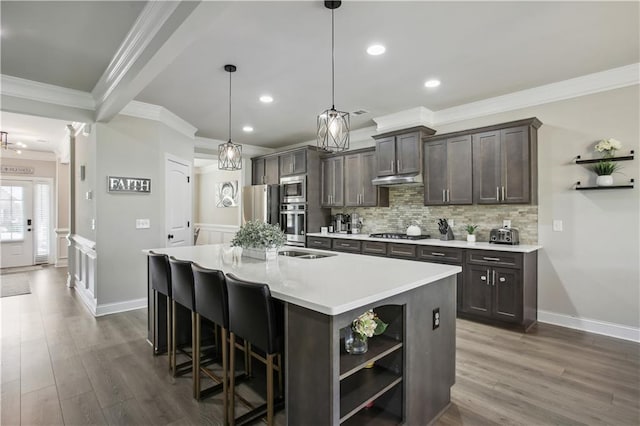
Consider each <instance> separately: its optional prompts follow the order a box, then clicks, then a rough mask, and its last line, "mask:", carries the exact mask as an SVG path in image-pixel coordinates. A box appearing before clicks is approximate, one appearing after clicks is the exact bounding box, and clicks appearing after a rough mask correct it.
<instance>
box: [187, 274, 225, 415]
mask: <svg viewBox="0 0 640 426" xmlns="http://www.w3.org/2000/svg"><path fill="white" fill-rule="evenodd" d="M191 268H192V270H193V283H194V292H195V298H196V303H195V312H196V322H195V329H196V332H195V343H194V345H193V354H194V355H193V380H194V382H195V384H194V386H195V397H196V399H200V398H202V397H204V396H207V395H212V394H215V393H218V392H220V391H221V390H222V391H223V410H224V411H223V413H224V414H223V415H224V424H225V425H226V424H227V422H228V418H227V417H228V414H229V413H228V406H227V403H228V400H229V397H228V390H227V386H228V380H227V369H228V367H227V362H228V359H229V357H228V354H227V348H228V346H227V330H228V329H229V300H228V297H227V284H226V282H225V278H224V273H223V272H222V271H218V270H215V269H207V268H203V267H202V266H200V265H198V264H196V263H193V264H192V265H191ZM201 317H202V318H205V319H207V320H209V321H211V322H212V323H214V324H215V325H216V326H219V327H220V329H221V333H220V334H221V336H220V337H221V338H220V340H218V339H217V338H216V345H219V346H221V347H222V377H221V378H220V377H218V376H216V375H215V374H214V373H213V372H212V371H210V370H209V369H207V368H206V367H202V366H201V363H200V362H201V346H200V345H201V342H200V333H201V330H200V327H201V322H200V320H201ZM216 336H217V333H216ZM220 341H221V342H222V343H221V344H219V342H220ZM201 371H202V372H203V373H204V374H206V375H207V376H209V377H210V378H211V379H213V380H215V381H216V382H218V384H217V385H214V386H212V387H210V388H208V389H204V390H202V389H201V388H200V372H201Z"/></svg>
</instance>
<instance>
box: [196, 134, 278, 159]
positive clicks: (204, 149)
mask: <svg viewBox="0 0 640 426" xmlns="http://www.w3.org/2000/svg"><path fill="white" fill-rule="evenodd" d="M195 140H196V143H195V153H196V155H195V156H196V157H197V158H218V145H220V144H223V143H225V142H226V141H223V140H219V139H210V138H203V137H201V136H196V138H195ZM236 143H237V142H236ZM240 145H242V156H243V157H245V156H248V157H247V158H250V157H255V156H258V155H266V154H271V153H272V152H276V150H275V149H273V148H264V147H261V146H256V145H249V144H246V143H242V144H240Z"/></svg>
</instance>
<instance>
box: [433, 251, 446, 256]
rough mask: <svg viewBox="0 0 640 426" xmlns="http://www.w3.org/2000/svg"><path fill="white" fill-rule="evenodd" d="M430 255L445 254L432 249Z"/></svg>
mask: <svg viewBox="0 0 640 426" xmlns="http://www.w3.org/2000/svg"><path fill="white" fill-rule="evenodd" d="M431 255H432V256H445V254H444V253H440V252H437V251H432V252H431Z"/></svg>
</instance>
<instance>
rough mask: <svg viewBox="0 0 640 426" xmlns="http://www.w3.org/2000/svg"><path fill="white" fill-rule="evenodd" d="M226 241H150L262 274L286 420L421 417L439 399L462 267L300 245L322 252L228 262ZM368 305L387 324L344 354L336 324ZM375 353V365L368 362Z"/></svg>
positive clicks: (446, 377) (450, 371)
mask: <svg viewBox="0 0 640 426" xmlns="http://www.w3.org/2000/svg"><path fill="white" fill-rule="evenodd" d="M227 250H228V248H226V247H225V246H223V245H208V246H195V247H178V248H168V249H156V250H154V251H155V252H159V253H166V254H168V255H170V256H174V257H176V258H178V259H182V260H190V261H193V262H196V263H198V264H199V265H201V266H204V267H207V268H212V269H219V270H222V271H223V272H225V273H233V274H234V275H236V276H238V277H239V278H241V279H245V280H250V281H257V282H264V283H267V284H268V285H269V287H270V289H271V293H272V295H273V297H275V298H277V299H279V300H281V301H282V302H284V304H285V395H286V404H285V406H286V417H287V423H288V424H291V425H298V424H309V422H312V423H313V424H314V425H316V424H317V425H338V424H341V423H344V424H362V423H367V422H368V421H370V420H372V419H374V418H375V420H376V422H382V424H408V425H424V424H427V423H429V422H431V421H432V420H434V419H435V418H437V417H438V416H439V414H440V413H441V412H442V411H443V410H444V409H446V407H447V406H448V404H449V401H450V388H451V386H452V385H453V384H454V381H455V318H456V296H455V292H456V284H455V276H456V274H457V273H459V272H460V271H461V268H460V267H458V266H449V265H438V264H432V263H422V262H411V261H407V260H400V259H387V258H375V257H366V256H358V255H352V254H348V253H333V252H325V251H318V250H314V251H311V250H308V249H299V248H295V250H296V251H300V252H310V253H316V254H319V255H327V257H320V258H304V257H290V256H278V259H277V260H272V261H266V262H265V261H259V260H254V259H249V258H246V257H243V258H242V259H241V261H240V262H233V261H232V259H231V256H230V255H229V253H228V252H227ZM283 250H287V249H283ZM290 250H293V248H290ZM368 309H374V310H375V312H376V313H378V315H379V316H380V318H381V319H382V320H383V321H385V322H387V323H389V327H388V328H387V330H386V331H385V333H384V334H382V335H380V336H375V337H373V338H372V339H370V340H369V351H368V352H367V353H365V354H363V355H349V354H347V353H346V352H345V350H344V343H343V341H342V340H341V337H343V334H342V333H343V329H344V328H346V327H348V326H349V325H350V323H351V322H352V321H353V319H354V318H356V317H357V316H358V315H360V314H362V313H363V312H365V311H366V310H368ZM163 312H164V310H163V309H158V313H153V315H162V313H163ZM372 361H375V365H374V367H373V368H365V366H367V365H368V364H369V366H370V363H371V362H372Z"/></svg>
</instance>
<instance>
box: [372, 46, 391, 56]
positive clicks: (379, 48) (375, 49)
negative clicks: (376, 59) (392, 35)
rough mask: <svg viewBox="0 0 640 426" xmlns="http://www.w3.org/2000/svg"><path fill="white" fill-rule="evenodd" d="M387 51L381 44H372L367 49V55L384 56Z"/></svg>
mask: <svg viewBox="0 0 640 426" xmlns="http://www.w3.org/2000/svg"><path fill="white" fill-rule="evenodd" d="M386 50H387V49H386V48H385V47H384V46H383V45H381V44H372V45H371V46H369V47H367V53H368V54H369V55H371V56H378V55H382V54H383V53H384V52H385V51H386Z"/></svg>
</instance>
